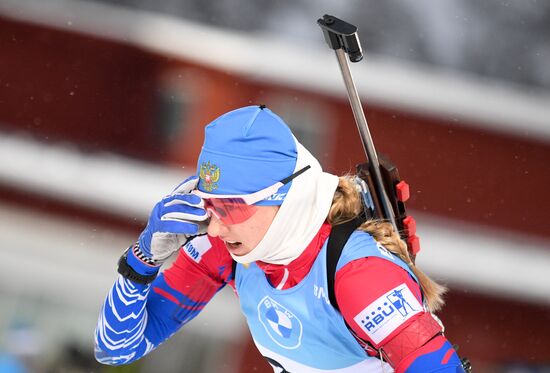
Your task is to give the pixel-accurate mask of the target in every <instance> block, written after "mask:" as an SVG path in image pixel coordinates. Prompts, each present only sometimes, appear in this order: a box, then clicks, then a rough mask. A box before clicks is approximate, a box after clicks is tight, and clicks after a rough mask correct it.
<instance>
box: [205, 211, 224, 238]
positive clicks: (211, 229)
mask: <svg viewBox="0 0 550 373" xmlns="http://www.w3.org/2000/svg"><path fill="white" fill-rule="evenodd" d="M227 230H228V228H227V225H225V224H224V223H223V222H222V221H221V220H220V219H218V218H217V217H215V216H214V215H212V217H211V218H210V223H208V229H207V230H206V232H207V233H208V235H209V236H211V237H218V236H222V235H223V234H224V233H226V232H227Z"/></svg>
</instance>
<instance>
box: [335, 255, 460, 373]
mask: <svg viewBox="0 0 550 373" xmlns="http://www.w3.org/2000/svg"><path fill="white" fill-rule="evenodd" d="M334 289H335V294H336V299H337V302H338V305H339V307H340V310H341V312H342V315H343V317H344V319H345V320H346V322H347V324H348V325H349V327H350V328H351V329H352V330H353V332H354V333H355V334H356V335H357V336H358V337H359V338H360V339H361V340H362V341H365V342H367V345H368V346H370V347H371V351H373V352H374V351H378V350H380V349H384V348H385V346H388V348H389V347H390V346H392V348H394V347H395V346H399V350H400V351H405V352H404V353H402V354H401V353H398V354H395V355H394V357H395V358H396V360H397V361H391V362H390V363H391V364H392V366H393V368H394V369H395V372H396V373H417V372H418V373H419V372H423V373H429V372H453V373H458V372H463V369H462V365H461V362H460V359H459V357H458V355H457V354H456V351H455V350H454V348H453V347H452V345H451V344H450V343H449V342H448V341H447V339H446V338H445V337H444V336H443V335H442V334H441V333H438V332H437V329H439V328H438V326H437V325H436V327H434V321H433V319H432V318H431V316H430V314H429V313H427V312H426V310H425V309H424V307H423V305H422V293H421V289H420V286H419V285H418V284H417V283H416V281H415V280H414V279H413V278H412V277H411V276H410V275H409V273H408V272H406V271H405V270H404V269H402V268H401V267H399V266H397V265H396V264H394V263H392V262H390V261H388V260H385V259H382V258H376V257H368V258H361V259H357V260H354V261H352V262H350V263H348V264H346V265H345V266H344V267H342V268H341V269H340V270H339V271H338V272H337V273H336V280H335V287H334ZM426 320H428V321H426ZM434 330H435V331H434ZM423 332H426V333H429V334H430V335H429V337H427V338H425V337H422V335H421V334H422V333H423ZM432 335H433V336H432ZM394 350H395V348H394Z"/></svg>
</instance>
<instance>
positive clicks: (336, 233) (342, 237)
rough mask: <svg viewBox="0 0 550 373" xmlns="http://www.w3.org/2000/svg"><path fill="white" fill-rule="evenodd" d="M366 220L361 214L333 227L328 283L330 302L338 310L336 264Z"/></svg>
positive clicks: (328, 247)
mask: <svg viewBox="0 0 550 373" xmlns="http://www.w3.org/2000/svg"><path fill="white" fill-rule="evenodd" d="M364 221H365V217H364V216H363V215H359V216H358V217H356V218H355V219H353V220H350V221H347V222H345V223H343V224H339V225H335V226H333V227H332V231H331V232H330V236H329V238H328V243H327V283H328V289H327V290H328V299H329V300H330V304H332V306H333V307H334V308H336V309H337V310H338V311H340V307H338V303H337V302H336V295H335V294H334V280H335V277H336V266H337V265H338V260H339V259H340V256H341V255H342V250H343V249H344V245H345V244H346V242H348V239H349V237H350V236H351V234H352V233H353V232H354V231H355V230H356V229H357V228H358V227H359V226H360V225H361V224H362V223H364Z"/></svg>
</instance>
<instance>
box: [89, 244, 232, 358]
mask: <svg viewBox="0 0 550 373" xmlns="http://www.w3.org/2000/svg"><path fill="white" fill-rule="evenodd" d="M224 253H225V255H224ZM231 277H232V274H231V257H230V256H229V254H228V253H227V250H225V248H223V247H222V248H220V247H219V245H216V242H211V241H210V239H209V238H208V237H207V236H202V237H197V238H196V239H194V240H193V241H191V242H190V243H188V244H187V245H185V246H184V247H182V249H181V250H180V251H179V255H178V257H177V259H176V261H175V262H174V263H173V265H172V266H171V267H170V268H168V269H167V270H166V271H164V272H163V273H161V274H160V275H159V276H158V277H157V278H156V279H155V280H154V281H153V282H152V283H151V284H148V285H142V284H137V283H134V282H132V281H130V280H127V279H125V278H123V277H122V276H119V277H118V279H117V281H116V282H115V284H114V285H113V287H112V288H111V291H110V292H109V294H108V295H107V298H106V300H105V303H104V305H103V308H102V310H101V313H100V315H99V320H98V324H97V327H96V333H95V342H96V343H95V355H96V359H97V360H98V361H99V362H101V363H104V364H110V365H120V364H127V363H130V362H132V361H135V360H137V359H139V358H141V357H142V356H144V355H146V354H147V353H149V352H150V351H152V350H153V349H155V348H156V347H157V346H158V345H160V344H161V343H162V342H163V341H165V340H166V339H167V338H168V337H170V336H171V335H172V334H174V333H175V332H176V331H178V330H179V328H181V327H182V326H183V325H185V324H186V323H187V322H189V321H190V320H192V319H193V318H194V317H195V316H197V315H198V314H199V313H200V312H201V311H202V309H203V308H204V307H205V306H206V304H207V303H208V302H209V301H210V299H212V297H213V296H214V295H215V294H216V293H217V292H218V291H219V290H220V289H221V288H222V287H224V286H225V285H226V284H227V283H229V284H230V285H232V280H231Z"/></svg>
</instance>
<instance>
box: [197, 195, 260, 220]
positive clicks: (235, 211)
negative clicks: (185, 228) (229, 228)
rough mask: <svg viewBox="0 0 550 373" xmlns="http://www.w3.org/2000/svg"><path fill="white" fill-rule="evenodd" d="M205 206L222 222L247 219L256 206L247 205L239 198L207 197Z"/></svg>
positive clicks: (252, 213)
mask: <svg viewBox="0 0 550 373" xmlns="http://www.w3.org/2000/svg"><path fill="white" fill-rule="evenodd" d="M205 207H206V209H207V210H209V211H210V212H211V213H212V214H213V215H214V216H216V218H218V219H220V220H221V221H222V222H223V223H224V224H239V223H242V222H244V221H246V220H248V219H249V218H250V217H251V216H252V215H254V213H255V212H256V209H257V207H256V206H254V205H247V204H246V203H244V201H243V200H242V199H240V198H209V199H206V200H205Z"/></svg>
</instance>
